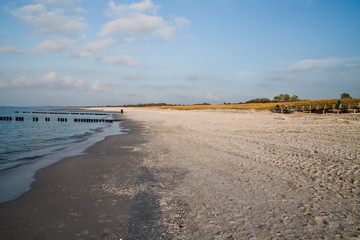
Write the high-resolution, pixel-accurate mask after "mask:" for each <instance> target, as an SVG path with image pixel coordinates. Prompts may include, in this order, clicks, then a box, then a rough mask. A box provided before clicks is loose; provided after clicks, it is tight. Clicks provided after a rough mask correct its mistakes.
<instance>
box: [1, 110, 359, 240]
mask: <svg viewBox="0 0 360 240" xmlns="http://www.w3.org/2000/svg"><path fill="white" fill-rule="evenodd" d="M103 109H104V110H109V111H114V110H119V109H116V108H115V109H114V108H103ZM124 110H125V113H124V117H125V118H126V119H128V120H127V121H125V122H129V123H136V124H135V127H134V129H135V130H136V129H138V131H135V132H136V134H135V135H132V136H137V137H136V139H137V140H136V141H132V140H131V138H130V140H129V141H128V142H127V141H126V138H121V139H122V140H121V141H120V138H119V136H115V137H114V138H113V139H116V140H113V141H110V142H109V141H108V140H105V141H103V142H102V143H100V145H99V144H96V145H95V149H97V150H96V151H94V150H91V149H90V150H89V151H90V152H92V151H94V152H93V154H90V155H89V156H90V157H91V158H89V156H87V155H85V156H80V157H81V158H83V159H82V160H81V161H80V160H79V157H76V158H75V159H77V160H76V162H77V164H78V165H77V166H78V167H79V168H80V166H86V167H83V169H86V168H88V167H87V164H86V161H88V159H92V160H91V161H93V166H92V165H90V166H89V171H90V172H88V174H91V171H93V172H95V173H96V174H95V175H97V176H98V177H97V178H96V179H94V178H91V180H90V179H84V180H83V181H81V182H80V183H78V186H77V187H76V188H75V189H77V191H79V189H81V188H84V186H87V187H85V188H84V190H83V191H82V192H78V194H77V195H76V196H77V197H78V198H80V200H76V199H75V200H71V199H70V197H69V196H71V194H69V193H66V194H64V196H66V197H64V201H66V203H67V204H68V205H66V206H65V207H64V209H67V211H66V212H64V213H63V218H62V221H61V220H57V219H58V218H57V217H48V219H49V220H51V221H54V222H56V224H57V225H55V223H54V226H53V228H50V229H52V231H50V233H48V234H53V235H50V236H60V237H57V238H56V237H51V238H49V237H48V236H49V235H40V236H43V237H39V239H61V236H67V237H68V236H72V238H71V239H358V238H359V237H360V227H359V226H360V212H359V210H360V202H359V200H360V195H359V191H360V185H359V180H360V170H359V167H360V164H359V152H360V115H359V114H346V115H345V114H344V115H336V114H326V115H316V114H302V113H295V114H291V115H281V114H274V113H270V112H256V111H252V110H244V111H241V110H202V111H174V110H158V109H137V108H125V109H124ZM131 128H132V127H131V124H130V125H129V129H131ZM139 129H140V130H139ZM130 132H131V131H130ZM125 136H126V135H125ZM132 138H133V137H132ZM110 139H111V138H110ZM118 141H120V142H118ZM104 149H107V150H106V151H105V150H104ZM120 156H123V157H120ZM105 158H109V159H110V162H109V164H108V165H107V166H105V165H100V164H101V163H99V162H98V163H97V164H98V165H99V166H102V167H101V168H100V170H99V169H98V168H97V167H96V166H97V164H96V159H105ZM111 159H112V160H111ZM116 159H120V162H119V163H118V162H116V161H115V160H116ZM73 161H74V159H67V160H64V161H61V162H60V163H59V164H56V165H53V166H51V167H49V168H46V169H44V170H43V171H42V172H44V173H47V174H49V173H51V172H49V169H52V170H53V171H54V172H53V176H54V173H55V172H56V171H58V169H59V165H60V166H62V164H64V163H68V164H72V163H73ZM126 164H127V165H126ZM69 167H71V166H64V169H69ZM109 168H111V169H109ZM91 169H92V170H91ZM101 169H102V170H101ZM79 172H81V171H78V172H77V174H79ZM39 175H41V172H40V173H39ZM92 175H94V173H93V174H92ZM37 179H38V180H37V181H36V182H35V184H36V183H37V184H43V185H46V184H44V183H46V180H49V179H51V176H48V178H47V179H46V180H44V179H43V180H42V179H41V177H38V178H37ZM53 181H54V183H53V185H51V186H52V187H51V188H49V189H52V188H53V186H54V185H56V184H58V182H57V181H58V180H53ZM59 181H60V180H59ZM63 181H65V180H63ZM60 182H61V181H60ZM42 187H44V186H38V185H35V186H34V188H33V190H32V191H30V192H29V193H28V194H26V195H24V196H23V197H21V198H20V199H18V200H16V201H18V202H17V203H16V201H14V202H15V203H14V202H10V203H8V205H5V206H4V205H0V213H1V216H2V218H0V224H1V232H4V229H6V230H7V233H8V234H9V233H10V232H11V230H13V231H17V230H19V229H20V228H21V226H22V225H21V224H19V223H18V225H16V224H15V223H14V224H15V227H14V226H12V228H9V227H7V228H4V226H2V225H3V224H4V221H2V220H4V216H8V215H6V214H4V212H5V213H7V214H10V213H9V211H10V210H9V209H11V204H14V206H15V207H16V208H18V207H21V206H23V205H25V204H29V196H27V195H31V196H33V198H34V199H48V198H50V197H49V196H53V195H54V193H50V192H41V191H40V193H42V194H43V195H42V197H39V195H38V194H36V191H38V190H37V189H39V188H42ZM61 189H62V188H59V189H56V190H53V191H55V192H56V193H58V195H60V192H61ZM90 190H91V191H90ZM81 198H85V199H87V200H86V201H85V203H88V205H87V207H83V205H84V204H82V201H81V200H82V199H81ZM69 199H70V200H69ZM57 200H58V198H56V197H54V199H52V200H49V201H48V202H47V203H44V204H43V205H49V204H53V203H54V202H56V201H57ZM19 201H20V202H19ZM21 201H23V202H21ZM44 201H45V200H44ZM72 201H75V202H72ZM96 203H98V204H99V205H96ZM16 204H17V205H16ZM81 206H82V207H83V208H82V207H81ZM15 207H14V208H15ZM57 207H59V208H60V207H62V205H61V204H59V205H58V206H57ZM22 208H23V209H24V207H22ZM81 208H82V209H83V211H82V210H81ZM85 210H86V211H88V212H91V213H87V214H85V213H84V211H85ZM30 211H32V212H34V211H35V210H33V207H31V208H29V209H28V212H27V214H29V213H30ZM44 211H45V210H44ZM27 214H26V213H23V214H22V215H21V213H18V215H19V216H21V217H24V216H27ZM59 216H62V215H61V214H59ZM21 217H20V218H15V217H14V218H12V219H17V220H19V219H22V218H21ZM39 217H40V218H41V217H44V216H42V215H39ZM27 218H31V217H29V216H27ZM73 218H74V219H73ZM76 218H79V219H80V220H79V221H80V222H81V224H79V221H77V220H76ZM92 218H94V219H92ZM25 219H26V217H25ZM42 224H43V225H41V223H39V225H38V227H41V226H42V227H43V228H44V226H47V227H48V225H50V224H46V222H44V223H42ZM62 224H63V225H62ZM71 224H75V225H74V226H73V227H70V225H71ZM76 224H77V225H76ZM6 225H8V224H6ZM51 226H52V225H51ZM65 227H69V228H68V229H66V228H65ZM21 229H22V230H21V232H22V231H24V230H23V228H21ZM45 229H47V228H46V227H45ZM59 229H60V230H59ZM37 233H38V234H40V233H42V234H45V233H47V232H46V230H42V231H41V230H38V232H37ZM33 236H36V235H35V234H34V235H33ZM1 239H3V238H1ZM4 239H5V238H4ZM18 239H21V238H18ZM24 239H26V238H24ZM28 239H35V238H28ZM63 239H65V238H63ZM67 239H68V238H67Z"/></svg>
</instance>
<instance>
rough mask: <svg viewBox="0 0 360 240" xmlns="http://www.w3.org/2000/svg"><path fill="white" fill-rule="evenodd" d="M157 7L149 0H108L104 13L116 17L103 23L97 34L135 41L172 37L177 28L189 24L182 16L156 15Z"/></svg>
mask: <svg viewBox="0 0 360 240" xmlns="http://www.w3.org/2000/svg"><path fill="white" fill-rule="evenodd" d="M159 8H160V6H158V5H155V4H154V3H153V2H152V1H151V0H143V1H141V2H138V3H132V4H119V5H116V4H115V3H114V2H113V1H110V2H109V4H108V9H107V10H106V15H107V16H110V17H116V19H115V20H112V21H110V22H108V23H106V24H104V25H103V26H102V27H101V29H100V32H99V33H98V35H99V36H109V35H120V36H121V37H122V38H123V40H124V41H125V42H135V41H137V40H139V39H145V38H146V37H158V38H161V39H169V38H171V37H173V35H174V32H175V30H176V29H177V28H185V27H186V26H188V25H189V21H188V20H186V19H185V18H182V17H173V20H172V21H165V20H164V19H163V18H162V17H160V16H157V15H156V10H157V9H159Z"/></svg>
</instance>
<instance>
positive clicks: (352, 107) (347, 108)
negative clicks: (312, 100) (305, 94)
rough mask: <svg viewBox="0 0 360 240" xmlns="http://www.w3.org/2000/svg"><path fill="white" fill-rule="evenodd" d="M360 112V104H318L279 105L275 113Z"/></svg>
mask: <svg viewBox="0 0 360 240" xmlns="http://www.w3.org/2000/svg"><path fill="white" fill-rule="evenodd" d="M359 110H360V103H355V104H350V103H349V104H342V103H341V104H339V105H336V104H318V105H303V106H291V105H277V106H276V108H275V110H274V112H278V113H293V112H304V113H322V114H325V113H337V114H340V113H358V112H359Z"/></svg>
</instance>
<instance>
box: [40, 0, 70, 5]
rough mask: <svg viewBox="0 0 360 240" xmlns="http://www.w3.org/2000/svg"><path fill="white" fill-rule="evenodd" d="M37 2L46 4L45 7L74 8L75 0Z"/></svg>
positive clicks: (41, 0) (43, 0) (42, 0)
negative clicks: (61, 6) (60, 6)
mask: <svg viewBox="0 0 360 240" xmlns="http://www.w3.org/2000/svg"><path fill="white" fill-rule="evenodd" d="M35 2H38V3H41V4H44V5H65V6H73V5H74V1H73V0H35Z"/></svg>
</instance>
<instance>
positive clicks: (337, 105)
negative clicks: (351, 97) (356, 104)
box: [335, 100, 340, 108]
mask: <svg viewBox="0 0 360 240" xmlns="http://www.w3.org/2000/svg"><path fill="white" fill-rule="evenodd" d="M335 104H336V108H338V107H339V106H340V100H336V103H335Z"/></svg>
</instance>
